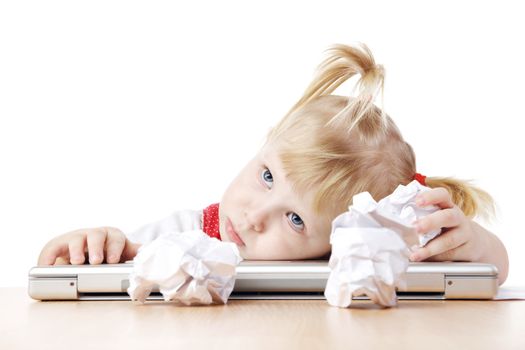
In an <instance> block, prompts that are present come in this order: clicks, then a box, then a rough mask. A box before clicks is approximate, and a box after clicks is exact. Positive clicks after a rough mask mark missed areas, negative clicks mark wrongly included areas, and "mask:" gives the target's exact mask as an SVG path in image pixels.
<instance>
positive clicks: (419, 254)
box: [410, 229, 466, 261]
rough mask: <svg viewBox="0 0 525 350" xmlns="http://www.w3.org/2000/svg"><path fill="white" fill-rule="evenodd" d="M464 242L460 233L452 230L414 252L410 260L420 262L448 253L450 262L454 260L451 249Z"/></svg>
mask: <svg viewBox="0 0 525 350" xmlns="http://www.w3.org/2000/svg"><path fill="white" fill-rule="evenodd" d="M465 242H466V239H465V237H464V235H463V234H461V231H460V230H458V229H452V230H449V231H447V232H445V233H442V234H441V235H439V236H438V237H436V238H434V239H433V240H431V241H430V242H429V243H428V244H427V245H426V246H424V247H422V248H419V249H417V250H416V251H414V252H413V253H412V254H411V255H410V260H412V261H422V260H426V259H428V258H430V257H432V256H435V255H438V254H443V253H445V252H448V253H447V254H448V255H447V258H450V260H453V259H454V256H453V255H454V254H453V253H454V252H453V249H455V248H457V247H459V246H460V245H462V244H464V243H465ZM449 251H450V252H449ZM449 255H450V256H449Z"/></svg>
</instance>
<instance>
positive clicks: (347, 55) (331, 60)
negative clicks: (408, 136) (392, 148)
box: [288, 43, 388, 133]
mask: <svg viewBox="0 0 525 350" xmlns="http://www.w3.org/2000/svg"><path fill="white" fill-rule="evenodd" d="M325 52H328V57H326V58H325V60H324V61H323V62H321V64H320V65H319V66H318V68H317V73H316V76H315V78H314V79H313V81H312V82H311V83H310V85H309V86H308V87H307V88H306V91H305V92H304V94H303V97H302V98H301V99H300V100H299V101H298V102H297V103H296V104H295V105H294V106H293V107H292V108H291V110H290V111H289V112H288V114H291V113H292V112H294V111H295V110H297V109H299V108H300V107H302V106H304V105H306V104H308V103H309V102H310V101H312V100H314V99H316V98H318V97H320V96H324V95H330V94H331V93H332V92H333V91H334V90H335V89H337V88H338V87H339V86H340V85H341V84H342V83H344V82H345V81H346V80H348V79H350V78H351V77H353V76H354V75H356V74H359V75H360V76H361V77H360V79H359V81H358V82H357V84H356V85H355V87H354V89H353V91H352V94H353V93H354V92H355V90H356V89H357V90H358V91H359V93H358V95H357V96H356V97H355V98H349V99H348V102H347V104H346V106H345V107H344V108H343V109H342V110H340V111H339V112H338V113H337V114H336V115H335V116H333V118H332V119H330V121H328V123H327V124H332V125H333V126H334V127H343V128H344V129H346V130H347V132H348V133H350V131H352V129H353V128H354V127H355V126H356V125H359V123H360V122H361V120H362V119H363V117H365V116H366V117H369V116H377V114H379V115H380V116H381V119H382V120H381V122H380V123H379V130H376V131H382V132H385V131H386V129H387V127H388V126H387V120H386V114H385V113H384V112H383V109H384V108H383V107H384V105H383V101H382V108H381V109H377V108H376V109H375V110H373V111H372V113H371V111H370V110H371V109H372V108H373V107H374V104H373V102H374V100H375V98H376V96H377V94H378V93H379V91H381V98H382V100H383V89H384V78H385V70H384V68H383V66H382V65H377V64H376V63H375V60H374V57H373V55H372V52H371V51H370V49H369V48H368V47H367V46H366V45H365V44H363V43H358V45H355V46H347V45H342V44H335V45H333V46H331V47H330V48H328V49H327V50H326V51H325ZM334 124H335V125H334Z"/></svg>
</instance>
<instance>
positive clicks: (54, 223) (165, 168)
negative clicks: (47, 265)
mask: <svg viewBox="0 0 525 350" xmlns="http://www.w3.org/2000/svg"><path fill="white" fill-rule="evenodd" d="M518 3H519V2H516V4H518ZM496 4H497V5H496ZM518 6H519V5H513V3H512V2H504V1H498V2H497V3H496V2H495V1H494V2H480V1H476V2H474V1H473V2H458V1H440V2H439V4H436V5H435V6H432V5H427V4H423V3H422V2H418V1H413V2H406V1H405V2H403V1H395V2H388V1H385V2H377V1H359V2H352V1H348V0H347V1H341V2H335V1H318V2H305V1H296V2H293V1H264V2H259V3H254V2H244V1H235V2H234V1H207V2H204V1H193V2H181V4H176V3H175V2H174V1H143V2H138V1H107V0H104V1H83V2H80V1H78V2H77V1H69V0H68V1H1V2H0V166H1V171H0V234H1V235H2V243H1V245H0V268H1V271H2V274H1V276H2V279H1V280H0V286H24V285H26V283H27V272H28V270H29V269H30V268H31V267H32V266H34V265H35V264H36V262H37V257H38V254H39V252H40V250H41V248H42V247H43V246H44V244H45V243H46V242H47V241H48V240H50V239H51V238H52V237H54V236H56V235H59V234H61V233H64V232H67V231H71V230H74V229H77V228H82V227H94V226H101V225H111V226H116V227H119V228H121V229H122V230H124V231H130V230H133V229H135V228H137V227H138V226H140V225H142V224H145V223H148V222H151V221H153V220H157V219H159V218H162V217H164V216H166V215H168V214H170V213H171V212H173V211H174V210H176V209H183V208H191V209H200V208H203V207H204V206H206V205H208V204H211V203H213V202H217V201H219V200H220V198H221V196H222V192H223V191H224V189H225V188H226V186H227V185H228V184H229V182H230V181H231V180H232V179H233V177H234V176H235V175H236V174H237V172H238V171H239V170H240V169H241V167H242V166H243V165H244V163H245V162H246V161H248V160H249V159H250V157H252V156H253V155H254V153H255V152H256V150H257V149H258V147H259V146H260V145H261V144H262V142H263V140H264V136H265V134H266V132H267V131H268V129H269V128H270V127H271V126H272V125H274V124H275V123H276V122H277V121H278V120H279V119H280V118H281V117H282V116H283V115H284V113H286V112H287V111H288V109H289V108H290V107H291V106H292V105H293V104H294V103H295V102H296V101H297V99H298V98H300V97H301V94H302V93H303V91H304V89H305V87H306V86H307V84H308V83H309V82H310V80H311V78H312V76H313V73H314V71H315V68H316V67H317V65H318V64H319V63H320V62H321V60H322V59H323V58H324V57H325V56H324V55H323V50H325V49H326V48H328V47H329V46H330V45H331V44H334V43H352V42H356V41H361V42H364V43H366V44H367V45H368V46H369V47H370V48H371V50H372V52H373V53H374V55H375V57H376V61H377V62H378V63H380V64H383V65H384V66H385V68H386V72H387V73H386V74H387V76H386V83H385V109H386V111H387V113H388V114H389V115H390V116H391V117H392V118H394V120H395V121H396V122H397V124H398V126H399V127H400V129H401V131H402V132H403V135H404V137H405V139H406V140H407V141H408V142H409V143H410V144H411V145H412V146H413V147H414V149H415V151H416V155H417V164H418V170H419V172H421V173H423V174H426V175H430V176H432V175H434V176H457V177H460V178H467V179H473V180H475V183H476V184H478V185H479V186H481V187H483V188H484V189H486V190H487V191H489V192H490V193H491V194H492V195H493V196H494V198H495V199H496V201H497V203H498V220H497V221H495V222H493V223H491V224H486V223H484V224H485V226H486V227H488V228H489V229H490V230H492V231H493V232H495V233H497V234H498V235H499V236H500V237H501V239H502V240H503V242H504V243H505V245H506V246H507V248H508V251H509V255H510V261H511V272H510V276H509V278H508V281H507V285H510V284H513V285H516V284H522V285H523V284H525V278H524V277H523V275H522V272H520V268H521V267H524V266H525V254H523V253H522V246H523V243H524V241H525V240H524V238H523V236H524V232H523V221H522V218H523V207H522V205H521V203H522V202H523V199H524V198H525V191H524V190H523V185H522V183H523V181H522V175H523V172H522V171H521V170H522V168H523V167H522V162H523V160H522V159H523V156H522V151H520V150H523V149H525V141H524V137H523V131H522V130H523V129H522V127H521V125H523V117H524V112H523V97H522V95H523V81H524V80H525V68H524V63H523V62H525V49H524V47H525V45H524V44H523V33H524V32H525V22H524V21H523V16H522V14H523V12H522V11H521V10H520V9H519V8H518ZM352 87H353V86H352V84H351V82H348V83H347V84H345V85H343V86H342V87H341V88H340V89H339V90H337V91H336V93H337V94H341V95H347V94H349V93H350V92H351V88H352ZM378 103H379V101H378Z"/></svg>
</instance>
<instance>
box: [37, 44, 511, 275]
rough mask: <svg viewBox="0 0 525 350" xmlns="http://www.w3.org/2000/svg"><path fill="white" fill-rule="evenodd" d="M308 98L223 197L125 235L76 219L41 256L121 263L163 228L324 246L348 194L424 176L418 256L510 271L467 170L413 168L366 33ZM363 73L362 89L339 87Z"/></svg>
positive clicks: (264, 251) (252, 250) (281, 248)
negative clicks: (384, 103) (379, 102)
mask: <svg viewBox="0 0 525 350" xmlns="http://www.w3.org/2000/svg"><path fill="white" fill-rule="evenodd" d="M328 52H329V55H328V57H327V58H326V59H325V60H324V61H323V62H322V63H321V65H320V66H319V68H318V72H317V74H316V77H315V78H314V80H313V81H312V83H311V84H310V85H309V86H308V88H307V89H306V91H305V93H304V95H303V97H302V98H301V99H300V100H299V101H298V102H297V103H296V104H295V105H294V106H293V107H292V109H291V110H290V111H289V112H288V113H287V114H286V115H285V117H284V118H283V119H282V120H281V121H280V122H279V123H278V125H277V126H275V127H274V128H273V129H272V130H271V131H270V133H269V134H268V137H267V140H266V143H265V144H264V146H263V147H262V148H261V150H260V151H259V152H258V153H257V154H256V155H255V157H254V158H253V159H252V160H251V161H249V162H248V164H247V165H246V166H245V167H244V169H242V170H241V172H240V173H239V175H238V176H237V177H236V178H235V179H234V180H233V182H232V183H231V184H230V186H229V187H228V188H227V189H226V191H225V193H224V195H223V197H222V200H221V202H220V205H219V204H214V205H210V206H209V207H207V208H206V209H204V210H200V211H199V210H195V211H191V210H184V211H178V212H175V213H174V214H172V215H171V216H169V217H167V218H165V219H163V220H160V221H158V222H155V223H152V224H149V225H146V226H144V227H142V228H140V229H139V230H138V231H136V232H133V233H130V234H128V236H126V235H124V233H122V232H121V231H120V230H119V229H117V228H113V227H99V228H91V229H80V230H76V231H73V232H69V233H66V234H63V235H61V236H58V237H56V238H54V239H52V240H51V241H50V242H48V243H47V244H46V246H45V247H44V248H43V249H42V252H41V253H40V256H39V259H38V264H39V265H53V264H68V263H71V264H83V263H84V261H85V259H86V255H85V254H86V253H87V257H88V258H89V262H90V263H91V264H100V263H102V262H104V261H105V262H107V263H118V262H124V261H127V260H130V259H132V258H133V257H134V256H135V255H136V254H137V250H138V248H139V247H140V245H141V244H144V243H146V242H149V241H151V240H153V239H155V238H156V237H158V236H159V235H160V234H161V233H163V232H181V231H185V230H193V229H202V230H203V231H205V232H206V233H208V235H210V236H212V237H216V238H218V239H221V240H223V241H231V242H234V243H236V244H237V246H238V248H239V251H240V253H241V256H242V257H243V258H244V259H257V260H264V259H268V260H287V259H291V260H293V259H310V258H320V257H326V256H328V255H329V253H330V244H329V234H330V225H331V222H332V220H333V219H334V218H335V217H336V216H337V215H338V214H340V213H342V212H344V211H346V210H347V208H348V206H349V205H350V204H351V201H352V197H353V196H354V195H355V194H357V193H359V192H363V191H368V192H370V194H371V195H372V196H373V197H374V198H375V199H376V200H379V199H381V198H383V197H385V196H387V195H389V194H390V193H391V192H393V190H394V189H395V188H396V187H397V186H398V185H399V184H404V185H406V184H408V183H409V182H411V181H412V180H413V179H417V180H418V181H420V182H422V183H423V184H425V185H426V186H428V187H431V188H432V190H430V191H428V192H425V193H422V194H421V195H420V197H419V199H418V205H421V206H426V205H430V204H434V205H437V206H439V207H440V208H441V210H439V211H437V212H435V213H433V214H431V215H429V216H427V217H424V218H422V219H420V220H419V221H418V222H415V223H414V225H415V227H416V228H417V230H418V232H419V233H425V232H428V231H430V230H433V229H436V228H443V233H442V234H441V235H440V236H438V237H437V238H436V239H434V240H432V241H431V242H430V243H429V244H428V245H427V246H425V247H423V248H420V249H419V250H416V251H414V252H413V253H412V255H411V257H410V259H411V260H412V261H422V260H425V261H448V260H452V261H478V262H487V263H492V264H494V265H496V266H497V268H498V270H499V283H500V284H501V283H503V282H504V281H505V279H506V278H507V273H508V256H507V252H506V249H505V247H504V246H503V244H502V242H501V241H500V240H499V239H498V238H497V237H496V236H495V235H494V234H492V233H491V232H489V231H488V230H486V229H485V228H483V227H482V226H480V225H479V224H478V223H476V222H475V221H473V220H472V218H473V217H474V216H476V215H481V216H487V215H488V214H490V213H492V212H493V201H492V198H491V197H490V195H488V194H487V193H486V192H484V191H483V190H481V189H479V188H476V187H474V186H472V185H470V184H469V183H468V182H466V181H462V180H458V179H453V178H443V177H426V178H425V177H424V176H422V175H420V174H417V173H416V163H415V155H414V152H413V150H412V147H411V146H410V145H409V144H408V143H407V142H405V141H404V140H403V137H402V136H401V133H400V131H399V129H398V128H397V126H396V125H395V124H394V122H393V120H392V119H391V118H390V117H389V116H388V115H386V114H385V113H384V112H383V111H382V110H381V109H380V108H378V107H376V106H375V105H374V100H375V98H376V96H377V94H378V92H379V91H381V92H382V89H383V81H384V70H383V67H382V66H381V65H376V64H375V62H374V58H373V56H372V53H371V52H370V50H369V49H368V47H367V46H366V45H364V44H359V45H354V46H346V45H334V46H333V47H331V48H330V49H329V50H328ZM356 74H359V75H360V79H359V81H358V83H357V85H356V88H357V89H358V91H359V94H358V96H357V97H344V96H337V95H332V94H331V93H332V92H333V91H334V90H335V89H336V88H337V87H338V86H340V85H341V84H342V83H343V82H344V81H346V80H347V79H349V78H351V77H352V76H354V75H356Z"/></svg>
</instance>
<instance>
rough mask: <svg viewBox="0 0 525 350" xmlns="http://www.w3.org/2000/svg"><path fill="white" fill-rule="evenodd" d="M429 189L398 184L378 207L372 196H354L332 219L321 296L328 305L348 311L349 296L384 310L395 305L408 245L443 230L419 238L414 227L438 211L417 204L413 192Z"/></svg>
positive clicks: (416, 244)
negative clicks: (366, 299) (327, 272)
mask: <svg viewBox="0 0 525 350" xmlns="http://www.w3.org/2000/svg"><path fill="white" fill-rule="evenodd" d="M428 190H430V188H428V187H425V186H423V185H421V184H420V183H419V182H417V181H415V180H414V181H412V182H411V183H409V184H408V185H406V186H403V185H399V186H398V187H397V188H396V190H395V191H394V192H393V193H392V194H391V195H389V196H387V197H385V198H383V199H382V200H381V201H379V203H377V202H376V201H375V200H374V199H373V198H372V196H371V195H370V193H368V192H362V193H359V194H357V195H355V196H354V197H353V205H352V206H350V207H349V210H348V212H345V213H343V214H341V215H339V216H338V217H337V218H335V220H334V221H333V222H332V233H331V235H330V244H331V245H332V254H331V256H330V261H329V263H328V265H329V267H330V275H329V277H328V281H327V284H326V288H325V293H324V294H325V297H326V299H327V301H328V303H329V304H330V305H333V306H339V307H348V306H350V305H351V303H352V296H359V295H363V294H366V295H367V296H368V297H369V298H370V299H371V300H372V301H373V302H374V303H376V304H379V305H381V306H384V307H391V306H395V305H396V304H397V295H396V287H398V288H403V289H404V288H406V270H407V268H408V264H409V257H410V252H411V250H410V248H409V247H422V246H424V245H426V244H427V243H428V242H429V241H430V240H431V239H433V238H434V237H436V236H437V235H439V234H440V232H441V230H435V231H432V232H428V233H426V234H424V235H419V234H417V232H416V230H415V228H414V226H413V225H412V223H413V222H414V221H415V220H417V219H418V218H420V217H423V216H426V215H429V214H431V213H433V212H435V211H437V210H439V209H440V208H439V207H437V206H434V205H432V206H427V207H423V208H420V207H418V206H417V205H416V203H415V197H416V196H417V194H418V193H419V192H422V191H428Z"/></svg>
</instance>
